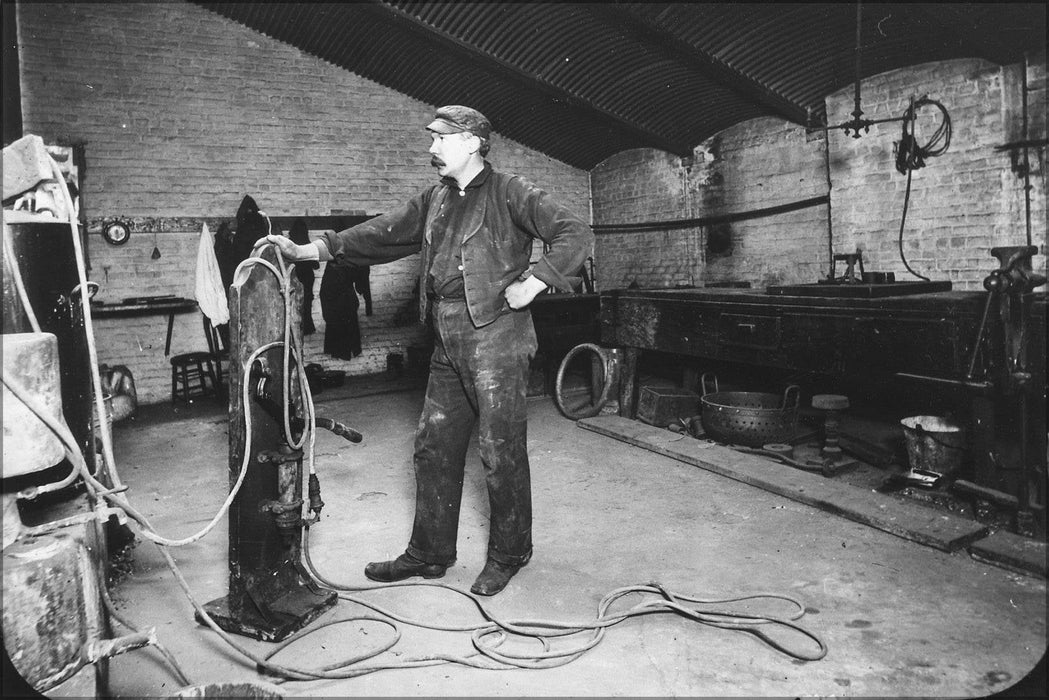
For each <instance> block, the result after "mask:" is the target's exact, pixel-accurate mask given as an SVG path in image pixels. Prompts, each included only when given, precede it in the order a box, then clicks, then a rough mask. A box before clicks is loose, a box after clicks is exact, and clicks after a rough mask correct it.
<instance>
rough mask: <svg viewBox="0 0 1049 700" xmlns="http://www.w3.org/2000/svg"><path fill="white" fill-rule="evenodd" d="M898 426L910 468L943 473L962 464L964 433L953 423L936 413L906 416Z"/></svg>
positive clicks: (950, 471) (942, 474) (943, 474)
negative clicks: (933, 414)
mask: <svg viewBox="0 0 1049 700" xmlns="http://www.w3.org/2000/svg"><path fill="white" fill-rule="evenodd" d="M900 425H902V426H903V438H904V442H905V443H906V445H907V459H908V461H909V462H910V465H911V470H915V469H922V470H924V471H929V472H933V473H935V474H939V475H941V476H945V475H947V474H950V473H952V472H954V471H956V470H957V469H958V467H960V466H961V465H962V458H963V457H964V456H965V434H964V432H963V431H962V428H961V426H959V425H958V424H957V423H954V422H952V421H950V420H947V419H946V418H941V417H940V416H910V417H908V418H904V419H903V420H901V421H900Z"/></svg>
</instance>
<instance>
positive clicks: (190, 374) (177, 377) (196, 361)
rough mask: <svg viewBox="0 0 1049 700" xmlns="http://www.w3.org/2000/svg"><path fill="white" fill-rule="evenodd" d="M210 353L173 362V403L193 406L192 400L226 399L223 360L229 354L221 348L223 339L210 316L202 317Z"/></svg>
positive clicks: (176, 358) (192, 354)
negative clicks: (180, 402) (224, 397)
mask: <svg viewBox="0 0 1049 700" xmlns="http://www.w3.org/2000/svg"><path fill="white" fill-rule="evenodd" d="M201 318H202V319H203V325H204V338H205V340H207V343H208V350H207V351H196V352H186V353H182V354H180V355H175V356H174V357H172V358H171V402H172V403H176V402H178V401H182V402H183V403H190V402H192V401H193V399H197V398H204V397H209V396H213V397H215V398H222V397H223V396H225V395H226V391H225V386H224V383H223V381H222V361H223V356H225V358H227V359H228V358H229V351H228V350H225V349H224V348H223V347H222V342H221V338H220V336H219V333H218V332H217V330H216V329H215V327H214V326H212V325H211V321H210V320H208V317H207V316H204V315H203V314H201Z"/></svg>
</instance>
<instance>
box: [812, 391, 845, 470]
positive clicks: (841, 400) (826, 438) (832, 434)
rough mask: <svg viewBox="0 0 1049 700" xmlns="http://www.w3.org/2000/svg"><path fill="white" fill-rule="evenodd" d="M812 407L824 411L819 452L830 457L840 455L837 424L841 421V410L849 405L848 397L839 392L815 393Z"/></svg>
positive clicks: (833, 457)
mask: <svg viewBox="0 0 1049 700" xmlns="http://www.w3.org/2000/svg"><path fill="white" fill-rule="evenodd" d="M812 407H813V408H815V409H817V410H820V411H823V412H824V413H826V418H825V420H824V423H823V450H821V454H823V456H824V457H829V458H832V459H836V458H838V457H840V456H841V446H840V445H839V444H838V426H839V424H840V421H841V412H842V411H844V410H845V409H847V408H848V407H849V397H847V396H841V395H840V394H816V395H815V396H813V397H812Z"/></svg>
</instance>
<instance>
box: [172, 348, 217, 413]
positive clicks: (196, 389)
mask: <svg viewBox="0 0 1049 700" xmlns="http://www.w3.org/2000/svg"><path fill="white" fill-rule="evenodd" d="M214 359H215V358H214V355H212V354H211V353H210V352H187V353H183V354H181V355H175V356H174V357H172V358H171V402H172V403H175V402H176V401H184V402H185V403H190V401H192V400H193V399H195V398H201V397H205V396H216V397H217V396H219V395H220V387H219V384H218V382H217V380H216V377H215V366H214V364H213V362H214Z"/></svg>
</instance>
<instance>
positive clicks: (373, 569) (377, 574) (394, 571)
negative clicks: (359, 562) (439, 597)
mask: <svg viewBox="0 0 1049 700" xmlns="http://www.w3.org/2000/svg"><path fill="white" fill-rule="evenodd" d="M447 569H448V567H447V566H443V565H441V564H427V563H426V562H424V561H420V560H418V559H416V558H415V557H413V556H412V555H410V554H408V553H407V552H405V553H404V554H402V555H401V556H399V557H397V558H396V559H394V560H393V561H373V562H372V563H370V564H368V565H367V566H366V567H364V575H365V576H367V577H368V578H370V579H371V580H372V581H381V582H382V583H392V582H394V581H401V580H404V579H406V578H411V577H412V576H422V577H423V578H441V577H442V576H444V572H445V571H446V570H447Z"/></svg>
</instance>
